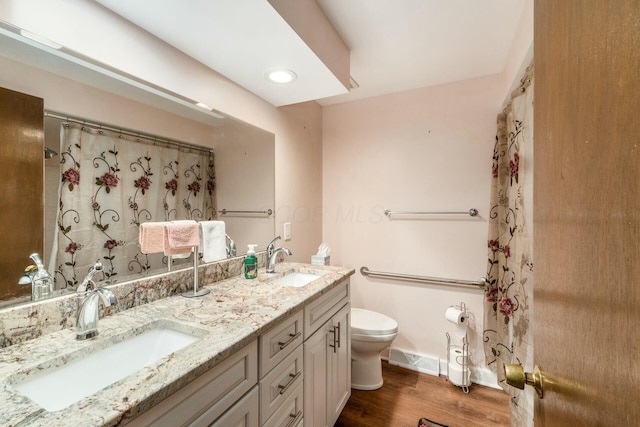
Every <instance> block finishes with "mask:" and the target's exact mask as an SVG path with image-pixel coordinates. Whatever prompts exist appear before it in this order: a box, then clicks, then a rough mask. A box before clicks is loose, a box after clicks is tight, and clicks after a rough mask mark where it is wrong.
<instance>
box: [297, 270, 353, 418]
mask: <svg viewBox="0 0 640 427" xmlns="http://www.w3.org/2000/svg"><path fill="white" fill-rule="evenodd" d="M350 310H351V304H350V303H349V280H348V279H347V280H345V281H343V282H342V283H340V284H339V285H338V286H337V287H336V288H334V289H332V290H331V291H330V292H328V293H327V294H326V295H324V296H322V297H321V298H319V299H317V300H316V301H313V302H312V303H311V304H309V305H308V306H307V307H305V342H304V363H305V370H304V377H305V380H304V417H305V425H306V426H307V427H325V426H333V425H334V423H335V422H336V420H337V419H338V416H339V415H340V412H341V411H342V409H343V408H344V406H345V405H346V403H347V400H349V397H350V396H351V334H350V332H349V329H350V326H351V322H350Z"/></svg>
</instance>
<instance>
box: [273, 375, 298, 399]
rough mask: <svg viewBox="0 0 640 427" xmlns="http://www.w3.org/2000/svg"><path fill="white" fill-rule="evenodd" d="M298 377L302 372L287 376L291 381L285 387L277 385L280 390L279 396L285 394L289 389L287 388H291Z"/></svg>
mask: <svg viewBox="0 0 640 427" xmlns="http://www.w3.org/2000/svg"><path fill="white" fill-rule="evenodd" d="M300 375H302V372H298V373H297V374H289V377H291V379H290V380H289V382H288V383H286V384H285V385H281V384H278V388H279V389H280V394H285V393H286V392H287V390H288V389H289V387H291V385H292V384H293V383H294V382H296V380H297V379H298V377H299V376H300Z"/></svg>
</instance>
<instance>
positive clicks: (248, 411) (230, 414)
mask: <svg viewBox="0 0 640 427" xmlns="http://www.w3.org/2000/svg"><path fill="white" fill-rule="evenodd" d="M259 399H260V396H259V392H258V386H255V387H254V388H253V389H252V390H251V391H250V392H249V393H247V395H246V396H245V397H243V398H242V399H240V400H239V401H238V402H237V403H236V404H235V405H233V406H232V407H231V408H229V410H228V411H227V412H225V413H224V415H223V416H221V417H220V418H218V419H217V420H216V421H215V422H214V423H213V424H211V426H210V427H229V426H235V427H258V426H259V425H260V424H259V422H260V421H259V420H258V416H259V415H260V414H259V413H258V412H259V407H260V405H259Z"/></svg>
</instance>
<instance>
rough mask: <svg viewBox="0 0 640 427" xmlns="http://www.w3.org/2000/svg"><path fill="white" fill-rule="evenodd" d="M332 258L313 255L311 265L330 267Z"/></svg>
mask: <svg viewBox="0 0 640 427" xmlns="http://www.w3.org/2000/svg"><path fill="white" fill-rule="evenodd" d="M329 258H331V257H330V256H320V255H311V264H313V265H329Z"/></svg>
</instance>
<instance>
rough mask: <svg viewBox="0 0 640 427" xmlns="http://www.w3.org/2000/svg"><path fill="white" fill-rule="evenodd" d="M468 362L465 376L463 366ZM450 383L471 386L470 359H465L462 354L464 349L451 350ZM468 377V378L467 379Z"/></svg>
mask: <svg viewBox="0 0 640 427" xmlns="http://www.w3.org/2000/svg"><path fill="white" fill-rule="evenodd" d="M465 361H466V362H467V372H466V376H465V375H463V373H464V372H463V364H464V363H465ZM448 366H449V381H450V382H451V383H453V384H455V385H457V386H468V385H469V373H470V369H469V366H468V357H465V356H464V355H463V353H462V348H460V347H458V346H452V347H450V349H449V365H448ZM465 377H466V378H465Z"/></svg>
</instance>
